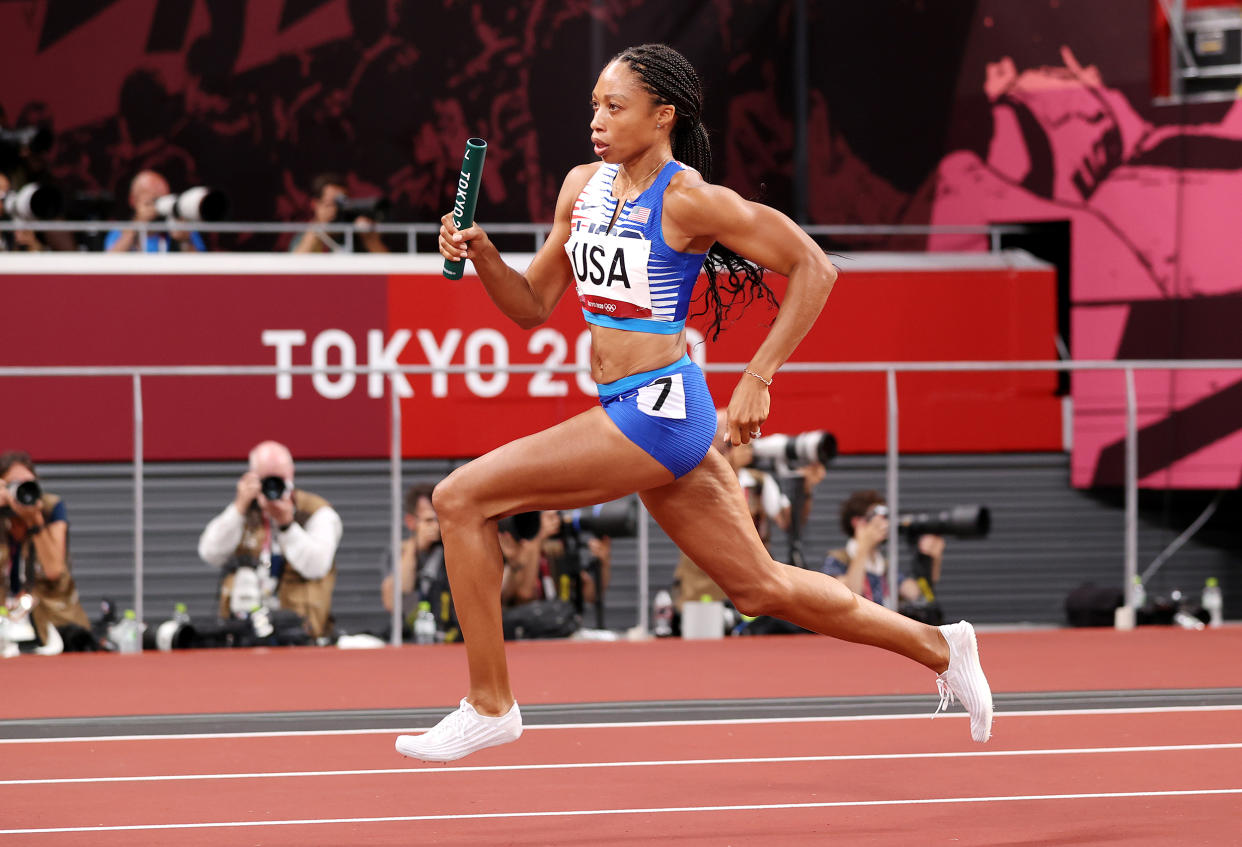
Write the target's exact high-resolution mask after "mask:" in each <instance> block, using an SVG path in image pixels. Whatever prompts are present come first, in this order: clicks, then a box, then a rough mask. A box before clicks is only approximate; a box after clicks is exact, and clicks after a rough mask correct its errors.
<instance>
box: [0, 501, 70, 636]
mask: <svg viewBox="0 0 1242 847" xmlns="http://www.w3.org/2000/svg"><path fill="white" fill-rule="evenodd" d="M59 502H60V498H59V497H57V496H56V495H55V494H48V493H47V492H46V491H45V492H44V493H43V520H44V524H45V526H47V525H50V523H51V520H52V511H53V510H54V509H55V508H56V505H57V504H58V503H59ZM16 520H17V519H16V518H14V517H12V516H8V517H4V518H0V572H2V573H3V574H4V576H5V579H6V582H5V585H4V592H5V593H11V592H12V590H13V588H14V585H13V582H12V577H13V574H11V573H10V568H11V567H12V566H13V565H14V564H16V566H17V567H18V568H20V587H21V590H23V591H28V592H30V594H32V595H33V596H34V598H35V599H36V600H38V602H37V603H36V604H35V606H34V609H32V610H31V612H30V617H31V619H32V621H33V623H34V625H35V628H36V629H37V630H38V632H39V634H40V637H41V638H42V637H44V635H43V633H45V632H46V625H47V624H49V623H50V624H52V625H54V626H57V627H60V626H64V625H66V624H77V625H78V626H80V627H82V628H84V629H88V630H89V629H90V628H91V622H90V620H89V619H88V618H87V617H86V611H85V610H84V609H83V608H82V601H81V600H80V599H79V598H78V587H77V585H76V584H75V583H74V581H73V574H72V573H71V571H70V567H71V565H70V562H69V538H68V535H66V537H65V569H64V571H63V572H61V575H60V577H59V578H57V579H48V578H47V576H46V575H45V574H44V573H43V565H42V564H41V563H40V562H39V558H38V556H39V554H38V551H37V550H36V549H35V543H34V542H35V540H34V537H33V536H31V535H27V536H26V537H25V538H23V539H22V540H21V541H20V542H18V543H17V545H16V550H17V561H16V563H14V562H13V561H12V558H13V557H12V553H11V544H12V542H13V536H12V534H10V531H9V528H10V526H11V525H12V524H13V523H15V522H16ZM44 532H47V530H46V529H44Z"/></svg>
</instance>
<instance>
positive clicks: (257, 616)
mask: <svg viewBox="0 0 1242 847" xmlns="http://www.w3.org/2000/svg"><path fill="white" fill-rule="evenodd" d="M250 626H251V627H252V628H253V629H254V637H255V638H257V639H259V640H260V641H262V640H263V639H264V638H267V637H268V636H270V635H271V634H272V633H273V632H275V631H276V630H275V628H274V627H273V626H272V618H271V615H269V614H268V613H267V607H266V606H255V607H254V608H253V609H251V610H250Z"/></svg>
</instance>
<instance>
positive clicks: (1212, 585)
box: [1203, 576, 1224, 627]
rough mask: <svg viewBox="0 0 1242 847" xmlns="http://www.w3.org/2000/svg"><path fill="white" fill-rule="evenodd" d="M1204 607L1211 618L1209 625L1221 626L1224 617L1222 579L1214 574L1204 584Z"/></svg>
mask: <svg viewBox="0 0 1242 847" xmlns="http://www.w3.org/2000/svg"><path fill="white" fill-rule="evenodd" d="M1203 608H1204V610H1206V611H1207V613H1208V616H1209V618H1210V620H1209V623H1208V626H1212V627H1217V626H1220V624H1221V621H1222V620H1223V619H1224V600H1223V599H1221V596H1220V580H1218V579H1217V578H1216V577H1214V576H1210V577H1208V581H1207V583H1206V584H1205V585H1204V586H1203Z"/></svg>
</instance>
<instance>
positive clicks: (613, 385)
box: [598, 355, 716, 478]
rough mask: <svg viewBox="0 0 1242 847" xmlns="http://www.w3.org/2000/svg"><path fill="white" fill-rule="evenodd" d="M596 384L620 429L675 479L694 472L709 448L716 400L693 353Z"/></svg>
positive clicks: (607, 409)
mask: <svg viewBox="0 0 1242 847" xmlns="http://www.w3.org/2000/svg"><path fill="white" fill-rule="evenodd" d="M598 387H599V402H600V404H601V405H602V406H603V407H604V411H605V412H606V413H607V414H608V417H609V418H611V419H612V422H613V423H615V424H616V425H617V428H618V429H620V430H621V432H623V433H625V437H626V438H628V439H630V441H633V442H634V443H635V444H637V445H638V446H639V447H641V448H643V449H644V450H646V451H647V452H648V453H650V454H651V456H652V457H653V458H654V459H655V460H656V461H657V462H659V463H660V464H662V465H664V467H666V468H668V469H669V470H670V471H672V473H673V476H674V477H677V478H680V477H683V476H685V475H686V474H688V473H690V471H692V470H694V469H695V467H697V466H698V464H699V462H701V461H703V457H704V456H706V455H707V451H708V450H709V449H711V446H712V439H713V438H715V437H716V404H715V403H713V402H712V395H711V394H710V393H709V392H708V390H707V381H706V380H705V379H704V378H703V371H701V370H700V369H699V366H698V365H696V364H695V363H694V362H692V361H690V356H689V355H685V356H682V357H681V358H680V359H679V360H677V361H676V362H673V364H671V365H668V366H667V367H663V368H660V369H658V370H654V371H647V372H646V373H640V374H634V375H633V376H627V377H624V378H622V379H619V380H617V381H616V382H609V383H607V384H605V385H600V386H598Z"/></svg>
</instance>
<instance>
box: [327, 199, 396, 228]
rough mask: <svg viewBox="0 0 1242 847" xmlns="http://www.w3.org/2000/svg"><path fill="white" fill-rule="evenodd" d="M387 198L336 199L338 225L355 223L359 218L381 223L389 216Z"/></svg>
mask: <svg viewBox="0 0 1242 847" xmlns="http://www.w3.org/2000/svg"><path fill="white" fill-rule="evenodd" d="M388 205H389V204H388V198H387V197H348V196H345V195H342V196H340V197H338V198H336V220H335V222H336V223H339V224H343V223H353V222H354V221H355V220H357V219H358V218H370V219H371V220H373V221H375V222H376V223H379V222H380V221H382V220H383V219H384V218H385V217H386V216H387V215H388Z"/></svg>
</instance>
